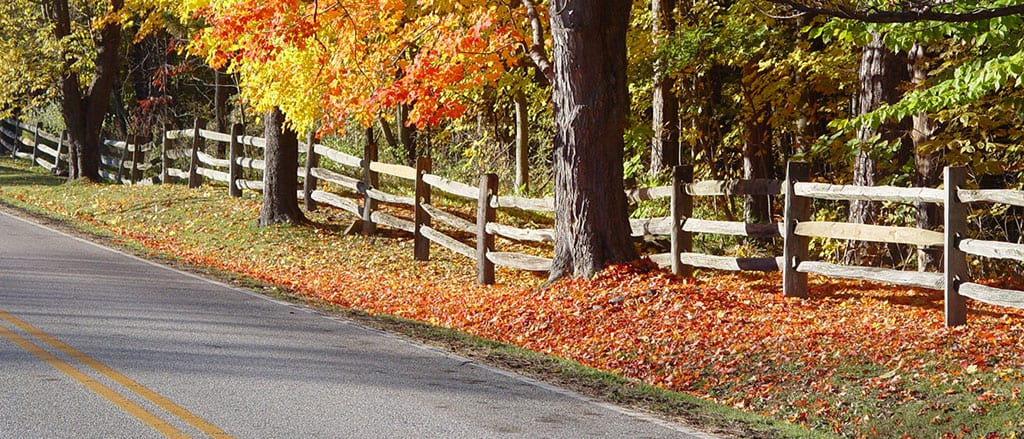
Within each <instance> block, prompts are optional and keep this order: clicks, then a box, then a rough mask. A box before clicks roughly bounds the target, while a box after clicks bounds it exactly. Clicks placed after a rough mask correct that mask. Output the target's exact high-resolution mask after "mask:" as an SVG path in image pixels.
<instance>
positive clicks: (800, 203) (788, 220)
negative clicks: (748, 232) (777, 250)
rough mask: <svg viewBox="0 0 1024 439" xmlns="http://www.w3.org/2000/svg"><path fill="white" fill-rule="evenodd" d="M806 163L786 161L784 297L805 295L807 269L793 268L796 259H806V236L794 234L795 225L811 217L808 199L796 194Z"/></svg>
mask: <svg viewBox="0 0 1024 439" xmlns="http://www.w3.org/2000/svg"><path fill="white" fill-rule="evenodd" d="M809 176H810V167H809V166H808V164H807V163H803V162H789V163H787V164H786V181H785V185H784V186H785V188H786V195H785V197H786V201H785V212H784V220H783V229H784V233H783V236H782V238H783V250H782V267H780V268H782V293H783V295H785V296H786V297H807V273H800V272H798V271H796V267H797V265H799V264H800V262H802V261H805V260H807V255H808V245H809V244H810V239H808V238H807V237H803V236H797V235H796V225H797V223H799V222H800V221H808V220H810V219H811V204H810V200H808V199H807V198H804V197H798V196H796V193H795V192H794V190H793V188H794V187H795V186H796V183H797V182H800V181H806V180H807V179H808V177H809Z"/></svg>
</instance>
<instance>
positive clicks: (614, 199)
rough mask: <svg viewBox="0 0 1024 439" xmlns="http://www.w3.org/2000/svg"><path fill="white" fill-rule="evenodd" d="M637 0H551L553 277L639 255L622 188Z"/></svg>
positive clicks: (577, 273) (595, 269) (580, 273)
mask: <svg viewBox="0 0 1024 439" xmlns="http://www.w3.org/2000/svg"><path fill="white" fill-rule="evenodd" d="M630 6H631V2H624V1H591V2H576V1H571V0H554V1H552V2H551V6H550V10H551V34H552V39H553V41H554V50H553V54H552V58H553V61H554V76H555V79H554V81H553V91H552V93H553V102H554V117H555V142H554V173H555V255H554V261H553V263H552V267H551V280H555V279H558V278H561V277H563V276H567V275H575V276H583V277H590V276H593V275H595V274H596V273H597V272H598V271H599V270H601V269H602V268H604V266H605V265H607V264H609V263H616V262H626V261H631V260H635V259H636V258H637V254H636V250H635V249H634V248H633V243H632V240H631V239H630V228H629V221H628V218H627V212H626V196H625V193H624V190H623V183H622V178H623V166H622V160H623V155H624V149H625V144H624V141H623V134H624V132H625V124H626V113H625V112H626V109H627V108H628V107H629V96H628V90H627V89H626V28H627V23H628V21H629V10H630Z"/></svg>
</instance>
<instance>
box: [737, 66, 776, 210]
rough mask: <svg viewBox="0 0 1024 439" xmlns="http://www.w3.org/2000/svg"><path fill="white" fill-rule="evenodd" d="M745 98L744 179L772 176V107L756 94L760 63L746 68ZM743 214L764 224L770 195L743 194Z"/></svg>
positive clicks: (769, 204)
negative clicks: (758, 65)
mask: <svg viewBox="0 0 1024 439" xmlns="http://www.w3.org/2000/svg"><path fill="white" fill-rule="evenodd" d="M743 78H744V79H743V82H744V84H743V90H744V99H745V100H746V103H747V113H746V117H745V118H744V119H745V120H744V131H745V134H746V139H745V140H744V142H743V178H744V179H748V180H750V179H756V178H772V163H773V161H774V160H773V158H772V126H771V107H770V105H768V104H767V103H765V102H761V101H760V100H759V99H757V97H756V94H757V93H756V90H755V89H756V88H757V87H758V86H759V82H760V81H758V79H759V77H758V75H757V65H756V64H753V63H751V64H748V65H746V66H744V68H743ZM743 216H744V218H745V220H746V222H748V223H762V222H765V221H767V220H768V219H770V218H771V203H770V202H769V199H768V196H764V195H762V196H753V195H748V196H746V197H744V201H743Z"/></svg>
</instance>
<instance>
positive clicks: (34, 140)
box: [29, 122, 43, 166]
mask: <svg viewBox="0 0 1024 439" xmlns="http://www.w3.org/2000/svg"><path fill="white" fill-rule="evenodd" d="M42 130H43V124H42V123H41V122H36V132H35V136H33V138H32V143H33V145H32V163H30V164H29V166H35V165H36V158H37V157H39V142H41V141H42V140H43V139H42V136H41V135H40V134H39V132H40V131H42Z"/></svg>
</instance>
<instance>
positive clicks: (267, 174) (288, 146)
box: [259, 108, 306, 226]
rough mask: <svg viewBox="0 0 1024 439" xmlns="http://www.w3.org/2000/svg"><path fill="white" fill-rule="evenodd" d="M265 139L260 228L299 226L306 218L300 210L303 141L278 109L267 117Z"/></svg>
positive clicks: (264, 124)
mask: <svg viewBox="0 0 1024 439" xmlns="http://www.w3.org/2000/svg"><path fill="white" fill-rule="evenodd" d="M263 136H264V137H266V139H267V147H266V149H265V150H264V161H265V162H266V170H265V171H264V172H263V206H262V207H261V208H260V218H259V224H260V225H261V226H267V225H271V224H280V223H292V224H299V223H303V222H305V220H306V217H305V216H304V215H303V214H302V211H301V210H299V201H298V194H297V192H298V188H299V185H298V178H297V177H296V174H297V173H298V170H299V138H298V135H297V134H296V133H295V131H292V130H291V128H287V127H285V126H284V113H282V112H281V109H280V108H274V109H273V110H270V111H268V112H266V114H264V116H263Z"/></svg>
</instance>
